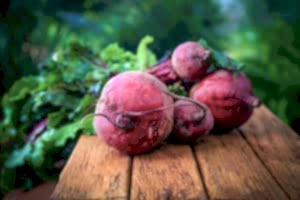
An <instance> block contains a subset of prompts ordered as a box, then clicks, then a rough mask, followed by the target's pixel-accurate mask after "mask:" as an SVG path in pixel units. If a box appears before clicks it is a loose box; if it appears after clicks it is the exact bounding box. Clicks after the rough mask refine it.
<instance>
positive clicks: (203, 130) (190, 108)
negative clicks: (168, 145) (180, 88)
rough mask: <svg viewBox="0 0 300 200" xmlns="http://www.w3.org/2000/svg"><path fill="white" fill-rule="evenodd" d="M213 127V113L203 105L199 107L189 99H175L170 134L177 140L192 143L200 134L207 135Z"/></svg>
mask: <svg viewBox="0 0 300 200" xmlns="http://www.w3.org/2000/svg"><path fill="white" fill-rule="evenodd" d="M203 108H204V109H205V112H203V111H204V110H203ZM213 127H214V118H213V115H212V113H211V111H210V110H209V109H208V108H207V107H206V106H205V105H203V104H202V107H199V106H198V105H197V104H195V103H193V102H190V101H186V100H179V101H176V103H175V105H174V129H173V131H172V135H173V137H174V138H175V139H176V140H177V141H181V142H188V143H194V142H196V141H197V139H199V138H200V137H201V136H204V135H207V134H208V133H209V132H210V131H211V130H212V128H213Z"/></svg>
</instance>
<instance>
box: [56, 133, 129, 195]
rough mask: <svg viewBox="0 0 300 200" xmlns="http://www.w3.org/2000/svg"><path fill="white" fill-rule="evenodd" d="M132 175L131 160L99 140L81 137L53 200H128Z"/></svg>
mask: <svg viewBox="0 0 300 200" xmlns="http://www.w3.org/2000/svg"><path fill="white" fill-rule="evenodd" d="M129 171H130V157H129V156H127V155H123V154H121V153H119V152H117V151H116V150H114V149H112V148H111V147H109V146H107V145H106V144H104V143H103V142H102V141H101V140H100V139H98V138H97V137H96V136H82V137H81V138H80V140H79V141H78V143H77V145H76V147H75V149H74V151H73V153H72V155H71V157H70V159H69V161H68V163H67V165H66V166H65V168H64V170H63V171H62V173H61V175H60V180H59V183H58V185H57V186H56V188H55V191H54V193H53V194H52V196H51V199H127V198H128V191H129V188H128V187H129Z"/></svg>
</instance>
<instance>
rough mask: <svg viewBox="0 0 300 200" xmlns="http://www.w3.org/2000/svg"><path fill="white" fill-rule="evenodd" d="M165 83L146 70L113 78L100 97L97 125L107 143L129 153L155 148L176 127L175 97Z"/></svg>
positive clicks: (97, 130)
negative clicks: (174, 118)
mask: <svg viewBox="0 0 300 200" xmlns="http://www.w3.org/2000/svg"><path fill="white" fill-rule="evenodd" d="M166 90H167V88H166V86H165V85H164V84H163V83H162V82H161V81H159V80H158V79H157V78H155V77H154V76H151V75H149V74H147V73H145V72H124V73H121V74H118V75H116V76H114V77H113V78H111V79H110V80H109V81H108V82H107V84H106V85H105V86H104V88H103V90H102V93H101V96H100V98H99V100H98V103H97V106H96V111H95V117H94V122H93V125H94V128H95V130H96V133H97V135H98V136H99V137H100V138H102V139H103V140H104V141H105V142H106V143H107V144H109V145H111V146H113V147H114V148H116V149H118V150H120V151H122V152H126V153H128V154H139V153H144V152H148V151H150V150H152V149H153V148H154V147H155V146H157V145H159V144H160V143H161V142H162V141H163V140H164V139H165V138H167V137H168V135H169V134H170V132H171V130H172V127H173V112H174V110H173V104H174V101H173V98H172V97H170V96H169V95H167V94H165V93H163V92H162V91H166Z"/></svg>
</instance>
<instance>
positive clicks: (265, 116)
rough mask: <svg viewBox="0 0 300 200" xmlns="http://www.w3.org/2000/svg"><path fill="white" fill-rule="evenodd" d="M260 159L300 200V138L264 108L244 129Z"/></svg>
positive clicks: (247, 138) (288, 190)
mask: <svg viewBox="0 0 300 200" xmlns="http://www.w3.org/2000/svg"><path fill="white" fill-rule="evenodd" d="M241 131H242V134H243V135H244V136H245V138H246V140H247V141H248V142H249V143H250V146H251V147H252V148H253V149H254V151H255V153H256V154H257V156H258V157H259V159H260V160H262V162H263V163H264V164H265V166H266V168H267V169H268V170H269V171H270V173H271V174H272V175H273V176H274V178H275V180H276V181H277V182H278V183H279V184H280V186H281V188H283V190H284V191H285V192H286V193H287V194H288V196H289V197H290V198H292V199H300V138H299V135H297V134H296V133H295V132H294V131H292V130H291V129H290V128H289V127H288V126H287V125H285V124H283V123H282V122H281V121H280V120H279V119H278V118H277V117H276V116H275V115H274V114H273V113H271V112H270V111H269V110H268V109H267V108H266V107H264V106H261V107H260V108H259V109H258V110H257V111H256V112H255V113H254V115H253V116H252V118H251V119H250V120H249V121H248V122H247V123H246V124H245V125H244V126H242V127H241Z"/></svg>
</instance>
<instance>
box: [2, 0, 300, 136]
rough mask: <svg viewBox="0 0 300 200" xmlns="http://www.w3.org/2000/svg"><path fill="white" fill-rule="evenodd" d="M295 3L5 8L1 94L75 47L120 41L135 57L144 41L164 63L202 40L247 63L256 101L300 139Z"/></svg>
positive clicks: (92, 2) (61, 1)
mask: <svg viewBox="0 0 300 200" xmlns="http://www.w3.org/2000/svg"><path fill="white" fill-rule="evenodd" d="M299 7H300V2H299V1H298V0H286V1H281V0H245V1H239V0H206V1H199V0H164V1H160V0H147V1H139V0H123V1H120V0H114V1H110V0H74V1H67V0H52V1H46V0H39V1H37V0H35V1H34V0H23V1H11V2H10V3H9V1H7V0H4V1H1V18H0V19H1V20H0V65H1V94H3V93H5V91H6V90H7V89H8V88H9V87H10V86H11V85H12V84H13V82H14V81H15V80H17V79H19V78H21V77H22V76H26V75H29V74H36V73H39V69H38V67H37V66H38V63H40V62H41V61H43V60H44V59H45V58H47V56H49V55H50V54H51V52H53V51H54V50H55V49H56V48H58V47H59V46H62V45H64V44H65V43H67V42H69V41H71V40H81V41H84V43H85V44H87V45H88V46H90V47H92V48H93V47H95V48H96V47H98V46H103V45H105V44H108V43H111V42H115V41H117V42H118V43H119V44H120V45H121V46H124V47H125V48H127V49H130V50H135V48H136V45H137V43H138V41H139V40H140V39H141V38H142V37H143V36H144V35H146V34H149V35H152V36H153V37H154V38H155V42H154V44H153V45H152V46H151V47H152V49H153V50H154V52H155V53H156V54H157V55H158V57H159V56H162V55H163V54H164V52H165V51H166V50H168V49H171V48H174V47H175V46H176V45H177V44H178V43H180V42H182V41H185V40H197V39H199V38H200V37H203V38H205V39H206V40H207V41H208V42H209V43H210V44H211V45H212V46H213V47H215V48H218V49H220V50H222V51H224V52H225V53H226V54H228V55H229V56H232V57H233V58H235V59H237V60H240V61H242V62H244V63H246V64H247V67H246V68H245V71H246V73H247V74H248V75H249V76H250V78H251V80H252V81H253V84H254V87H255V92H256V94H257V95H258V96H259V97H260V98H262V99H263V101H264V103H265V104H267V105H268V106H269V107H270V108H271V110H272V111H273V112H275V113H276V114H277V115H278V116H279V117H280V118H281V119H282V120H283V121H285V122H286V123H288V124H289V125H290V126H292V127H293V128H294V129H295V130H296V131H298V132H299V126H300V121H299V117H300V106H299V98H300V97H299V95H300V67H299V63H300V48H299V47H300V39H299V37H298V36H299V34H300V20H299V17H300V13H299V12H298V8H299Z"/></svg>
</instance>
